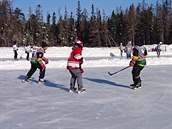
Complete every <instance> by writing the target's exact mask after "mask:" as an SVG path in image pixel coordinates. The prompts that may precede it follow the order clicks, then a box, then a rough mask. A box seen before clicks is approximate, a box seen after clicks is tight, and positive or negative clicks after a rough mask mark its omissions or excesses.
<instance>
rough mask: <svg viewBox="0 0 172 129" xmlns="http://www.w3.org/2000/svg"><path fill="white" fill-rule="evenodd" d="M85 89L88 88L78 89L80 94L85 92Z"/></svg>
mask: <svg viewBox="0 0 172 129" xmlns="http://www.w3.org/2000/svg"><path fill="white" fill-rule="evenodd" d="M85 91H86V89H84V88H81V89H78V94H81V93H84V92H85Z"/></svg>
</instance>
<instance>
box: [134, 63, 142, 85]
mask: <svg viewBox="0 0 172 129" xmlns="http://www.w3.org/2000/svg"><path fill="white" fill-rule="evenodd" d="M143 68H144V67H143V66H137V65H134V67H133V69H132V77H133V82H134V84H135V85H137V84H138V83H141V78H140V72H141V71H142V69H143Z"/></svg>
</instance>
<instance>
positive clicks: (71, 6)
mask: <svg viewBox="0 0 172 129" xmlns="http://www.w3.org/2000/svg"><path fill="white" fill-rule="evenodd" d="M145 1H146V3H148V4H149V5H150V4H151V3H152V4H154V5H155V4H156V1H157V0H145ZM159 1H160V0H159ZM77 2H78V0H13V3H12V5H13V7H14V8H16V7H19V8H20V9H21V10H22V12H23V13H24V14H25V15H26V18H27V16H28V13H29V7H31V8H32V12H35V8H36V6H37V5H39V4H40V5H41V6H42V10H43V15H44V18H45V17H46V15H47V12H49V13H50V14H53V12H55V13H56V16H57V18H58V17H59V15H58V14H59V8H60V10H61V11H60V13H61V14H62V15H63V14H64V9H65V6H66V8H67V11H68V13H69V14H70V12H73V14H74V16H75V17H76V8H77ZM141 2H142V0H80V3H81V10H83V9H84V8H86V9H87V12H88V14H89V16H90V14H91V5H92V4H93V5H94V8H95V10H96V8H98V9H99V10H100V11H101V12H102V11H103V10H105V14H106V15H107V16H110V15H111V13H112V11H113V10H116V7H120V6H121V7H122V8H123V9H126V8H127V7H129V6H130V5H131V4H132V3H133V4H134V5H135V6H137V5H138V3H141Z"/></svg>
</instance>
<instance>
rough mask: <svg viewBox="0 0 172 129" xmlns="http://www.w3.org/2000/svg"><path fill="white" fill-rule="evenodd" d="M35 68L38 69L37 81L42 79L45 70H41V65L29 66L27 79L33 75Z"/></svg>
mask: <svg viewBox="0 0 172 129" xmlns="http://www.w3.org/2000/svg"><path fill="white" fill-rule="evenodd" d="M37 68H38V69H40V72H39V79H42V78H44V76H45V69H42V67H41V65H40V64H39V63H36V64H31V69H30V70H29V72H28V73H27V78H30V77H31V76H32V75H33V74H34V73H35V71H36V70H37Z"/></svg>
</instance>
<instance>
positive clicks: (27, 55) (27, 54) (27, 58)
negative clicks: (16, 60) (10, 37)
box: [25, 52, 29, 60]
mask: <svg viewBox="0 0 172 129" xmlns="http://www.w3.org/2000/svg"><path fill="white" fill-rule="evenodd" d="M25 53H26V60H29V52H25Z"/></svg>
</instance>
